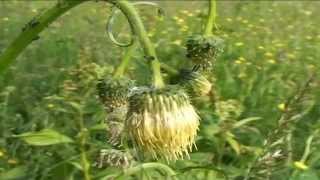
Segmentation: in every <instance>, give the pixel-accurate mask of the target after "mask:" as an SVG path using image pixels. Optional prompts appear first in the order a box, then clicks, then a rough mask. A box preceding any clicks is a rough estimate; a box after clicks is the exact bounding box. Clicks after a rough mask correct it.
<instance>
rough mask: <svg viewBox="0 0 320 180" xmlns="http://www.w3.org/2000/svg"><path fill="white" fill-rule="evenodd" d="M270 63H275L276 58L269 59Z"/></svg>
mask: <svg viewBox="0 0 320 180" xmlns="http://www.w3.org/2000/svg"><path fill="white" fill-rule="evenodd" d="M268 63H270V64H275V63H276V61H275V60H274V59H269V60H268Z"/></svg>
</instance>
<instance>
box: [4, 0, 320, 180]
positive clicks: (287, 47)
mask: <svg viewBox="0 0 320 180" xmlns="http://www.w3.org/2000/svg"><path fill="white" fill-rule="evenodd" d="M159 4H160V6H161V7H163V8H164V9H165V14H166V15H165V17H163V18H161V19H159V17H157V16H156V15H155V12H154V11H155V9H153V8H150V9H149V8H148V7H144V6H141V7H140V6H139V8H138V9H139V10H140V12H141V15H142V18H143V21H144V24H145V25H146V27H147V30H148V35H149V37H150V38H151V39H152V41H153V42H155V46H156V50H157V55H158V59H159V60H160V61H161V62H164V63H166V64H167V65H169V66H170V67H172V68H174V69H177V70H178V69H181V68H187V69H190V68H191V67H192V64H191V62H190V61H189V60H188V59H187V58H186V49H185V47H184V45H185V44H186V43H187V37H189V36H190V35H194V34H199V33H201V32H202V24H204V22H205V21H206V20H205V15H206V8H207V4H206V2H205V1H190V2H189V1H188V2H187V1H163V2H162V1H161V2H159ZM54 5H55V2H54V1H35V2H32V3H30V2H27V1H1V2H0V26H1V27H2V28H1V29H0V49H1V52H3V50H4V49H5V48H6V47H7V46H8V45H9V43H10V42H12V40H13V39H14V38H15V37H16V36H17V34H19V33H20V32H21V28H22V27H24V25H25V24H26V23H27V22H29V21H30V19H32V18H33V17H34V16H38V15H39V14H41V13H43V11H44V9H47V8H49V7H52V6H54ZM319 7H320V4H319V3H318V2H315V1H312V2H304V1H301V2H294V3H292V2H285V1H279V2H273V1H259V2H256V1H254V2H253V1H252V2H250V1H247V2H240V1H239V2H237V1H218V3H217V9H218V16H217V24H218V27H217V28H215V29H214V32H215V33H214V34H215V35H217V36H218V37H220V38H221V39H223V40H224V51H223V53H221V54H220V56H218V57H217V58H216V61H215V62H214V64H213V70H212V71H208V72H206V74H205V76H206V78H207V79H208V80H209V81H210V82H211V83H212V84H213V85H212V87H213V91H212V92H211V93H210V95H209V96H205V97H199V98H196V99H194V100H193V102H192V103H193V104H194V106H196V108H197V109H198V112H199V115H200V116H201V127H200V130H199V135H198V137H197V141H196V145H197V149H193V152H192V153H191V154H190V159H188V158H186V159H184V160H177V161H176V162H171V163H169V164H167V165H164V164H166V162H165V161H163V160H158V161H157V162H156V163H157V164H160V165H159V166H160V168H161V167H163V166H165V167H164V169H167V170H163V169H157V168H159V167H158V166H157V165H155V166H156V167H155V168H153V167H152V168H143V164H145V163H146V162H147V161H152V160H151V159H144V162H142V160H141V159H135V161H134V162H133V164H132V166H130V167H128V168H124V169H123V168H115V167H110V166H103V168H99V166H98V165H97V164H98V162H99V160H100V159H99V158H97V157H99V155H100V153H99V152H100V151H101V150H102V149H107V150H110V149H112V148H113V147H112V144H110V143H109V142H108V139H107V137H106V132H105V131H106V130H105V129H107V130H110V127H105V124H104V121H105V118H106V116H107V115H108V113H107V112H105V110H104V108H103V104H102V103H101V102H100V101H99V99H98V93H97V91H96V84H97V82H98V79H101V78H105V77H106V76H105V75H106V74H107V75H111V74H112V73H113V72H114V70H115V69H116V67H117V66H118V65H119V64H120V60H121V59H122V57H123V55H124V54H125V49H124V48H119V47H116V46H114V45H113V44H112V42H110V41H109V40H108V39H107V37H106V33H105V24H106V17H107V16H108V15H109V14H110V10H109V5H106V4H105V3H102V2H98V3H95V2H88V3H85V4H83V5H81V6H79V7H76V8H74V9H72V10H70V11H68V12H67V13H66V14H65V15H64V16H62V17H61V18H59V19H58V20H57V21H55V22H54V23H53V24H51V25H50V26H49V27H48V28H47V29H46V30H45V31H44V32H42V33H41V34H40V39H38V40H34V41H33V42H32V44H31V45H30V46H29V47H28V48H27V49H26V50H25V51H24V52H23V53H22V54H21V55H20V56H19V57H18V59H17V61H16V62H15V63H13V65H12V66H10V68H9V70H8V71H7V72H6V73H5V74H3V75H1V77H0V87H1V88H0V179H82V178H83V171H85V169H84V168H83V167H87V166H86V165H85V163H84V162H86V160H87V162H88V163H89V168H90V175H91V176H92V178H94V179H106V178H107V177H115V176H118V177H119V179H121V178H122V179H157V178H158V179H161V178H165V177H166V176H167V175H168V174H167V173H168V172H170V171H171V170H172V171H174V174H175V177H177V178H179V179H186V180H187V179H221V180H222V179H244V178H245V177H248V176H249V175H248V174H250V176H251V179H267V178H269V179H280V180H282V179H284V180H286V179H292V180H298V179H299V180H300V179H310V180H313V179H320V171H319V166H320V164H319V162H320V161H319V160H320V152H319V149H320V145H319V133H318V131H319V128H320V121H319V120H320V118H319V117H320V110H319V105H320V104H319V102H320V91H319V90H320V88H319V85H320V83H319V75H317V74H314V73H313V72H319V68H320V67H319V65H320V64H319V61H318V60H319V58H320V52H319V43H320V34H319V30H318V29H319V24H320V18H319V17H320V12H319V11H318V9H319ZM127 27H128V25H127V21H126V20H125V19H124V18H123V17H121V15H119V19H117V21H116V22H115V23H114V27H113V29H114V32H116V33H115V34H116V35H117V36H118V38H120V39H121V42H125V40H127V39H129V37H128V35H129V32H130V31H129V30H128V28H127ZM122 40H124V41H122ZM1 52H0V53H1ZM143 56H144V55H143V53H142V50H141V47H140V48H137V49H136V50H135V51H134V52H133V53H132V59H131V62H130V65H129V68H128V70H127V71H126V74H125V75H126V76H127V77H128V78H131V79H136V80H137V81H136V83H137V84H138V85H148V84H149V83H150V81H151V80H150V77H151V73H152V72H151V71H150V70H149V69H148V62H147V61H146V60H145V58H144V57H143ZM163 74H164V77H165V79H167V80H168V82H169V79H170V74H169V73H166V72H164V73H163ZM309 80H310V83H308V81H309ZM53 129H54V130H53ZM311 137H312V138H311ZM22 140H23V141H22ZM266 140H267V141H266ZM34 145H36V146H38V145H41V147H35V146H34ZM129 146H130V144H129ZM280 149H281V150H282V151H281V152H279V150H280ZM136 153H137V152H132V154H133V155H136ZM83 154H86V155H87V157H85V158H84V157H83ZM84 159H86V160H84ZM296 162H300V164H297V163H296ZM301 163H302V164H303V165H304V166H303V165H301ZM168 168H169V169H171V170H168ZM126 171H129V172H131V173H128V174H129V175H128V174H126ZM248 171H250V173H248Z"/></svg>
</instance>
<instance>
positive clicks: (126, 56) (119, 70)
mask: <svg viewBox="0 0 320 180" xmlns="http://www.w3.org/2000/svg"><path fill="white" fill-rule="evenodd" d="M136 48H137V43H133V44H132V45H131V46H129V48H128V49H127V51H126V52H125V54H124V56H123V58H122V60H121V63H120V65H119V66H118V67H117V69H116V70H115V72H114V74H113V77H114V78H117V77H122V76H123V75H124V73H125V71H126V69H127V67H128V65H129V62H130V60H131V57H132V54H133V52H134V51H135V50H136Z"/></svg>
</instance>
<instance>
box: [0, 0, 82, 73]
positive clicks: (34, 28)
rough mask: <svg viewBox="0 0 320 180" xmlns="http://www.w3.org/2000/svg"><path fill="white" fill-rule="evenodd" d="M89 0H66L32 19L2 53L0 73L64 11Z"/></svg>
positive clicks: (0, 56)
mask: <svg viewBox="0 0 320 180" xmlns="http://www.w3.org/2000/svg"><path fill="white" fill-rule="evenodd" d="M85 1H87V0H77V1H66V2H62V3H63V4H59V3H58V4H57V5H56V6H54V7H52V8H51V9H49V10H47V11H46V12H44V13H43V14H42V15H40V16H38V17H35V18H34V19H32V20H31V21H30V22H29V23H28V24H27V25H26V26H25V27H24V28H23V31H22V32H21V33H20V34H19V36H18V37H17V38H16V39H15V40H14V41H13V42H12V43H11V44H10V45H9V47H8V48H7V49H6V50H5V51H4V52H3V53H2V54H1V55H0V73H2V72H3V71H4V70H5V69H7V68H8V66H9V65H10V64H11V63H12V62H13V61H14V60H15V59H16V58H17V57H18V55H19V54H20V53H21V52H22V51H23V50H24V49H25V48H26V47H27V46H28V45H29V44H30V43H31V42H32V41H34V40H35V39H37V37H38V34H39V33H40V32H41V31H43V30H44V29H45V28H46V27H47V26H48V25H49V24H51V23H52V22H53V21H54V20H56V19H57V18H58V17H60V16H61V15H62V14H63V13H65V12H66V11H68V10H70V9H71V8H73V7H75V6H77V5H78V4H80V3H82V2H85Z"/></svg>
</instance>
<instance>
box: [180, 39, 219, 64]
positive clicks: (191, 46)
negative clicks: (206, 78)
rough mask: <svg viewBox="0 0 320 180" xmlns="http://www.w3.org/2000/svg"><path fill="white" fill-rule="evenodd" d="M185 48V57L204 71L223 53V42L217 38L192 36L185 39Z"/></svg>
mask: <svg viewBox="0 0 320 180" xmlns="http://www.w3.org/2000/svg"><path fill="white" fill-rule="evenodd" d="M186 48H187V55H186V56H187V57H188V58H190V59H191V60H192V62H193V63H194V64H196V65H200V66H201V67H202V68H204V69H205V68H208V67H211V66H212V63H213V61H214V60H215V59H216V57H217V56H218V54H219V53H221V52H222V51H223V40H222V39H220V38H219V37H217V36H203V35H192V36H189V37H188V38H187V42H186Z"/></svg>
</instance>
